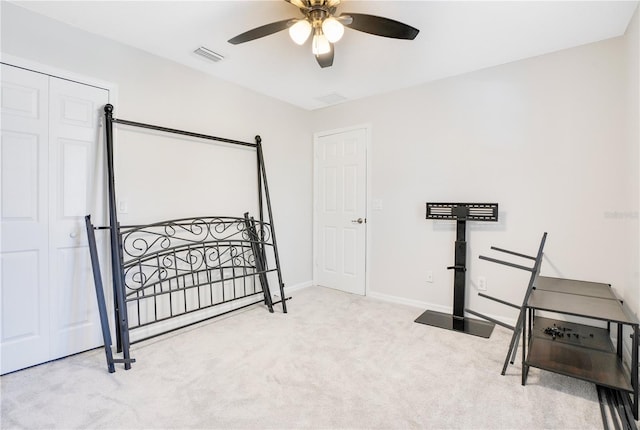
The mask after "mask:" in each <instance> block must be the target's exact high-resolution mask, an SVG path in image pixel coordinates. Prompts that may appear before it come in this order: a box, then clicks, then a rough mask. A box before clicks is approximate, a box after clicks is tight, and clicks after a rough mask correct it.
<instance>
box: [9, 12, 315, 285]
mask: <svg viewBox="0 0 640 430" xmlns="http://www.w3.org/2000/svg"><path fill="white" fill-rule="evenodd" d="M1 52H2V53H3V54H9V55H12V56H16V57H21V58H24V59H26V60H30V61H34V62H38V63H42V64H46V65H49V66H53V67H56V68H59V69H62V70H66V71H70V72H73V73H77V74H82V75H85V76H88V77H94V78H97V79H102V80H105V81H110V82H113V83H115V84H117V86H118V94H117V95H118V99H117V103H116V104H115V109H116V110H115V116H116V117H118V118H124V119H129V120H133V121H139V122H148V123H152V124H158V125H163V126H166V127H173V128H179V129H184V130H191V131H197V132H200V133H204V134H212V135H215V136H220V137H226V138H231V139H237V140H242V141H247V142H253V141H254V136H255V135H256V134H260V135H261V136H262V140H263V145H264V156H265V161H266V167H267V174H268V179H269V188H270V191H271V198H272V203H273V209H274V218H275V225H276V230H277V234H278V246H279V250H280V257H281V263H282V268H283V277H284V282H285V283H286V285H287V286H295V285H298V284H301V283H307V282H309V281H310V279H311V258H312V257H311V252H312V247H311V242H312V233H311V219H312V200H311V190H312V171H311V169H310V166H311V165H312V155H311V143H312V139H311V134H310V132H309V128H310V126H309V114H308V112H306V111H303V110H301V109H298V108H295V107H292V106H290V105H288V104H285V103H282V102H279V101H276V100H274V99H271V98H268V97H265V96H261V95H258V94H256V93H254V92H252V91H249V90H246V89H243V88H241V87H238V86H235V85H231V84H229V83H226V82H223V81H220V80H217V79H214V78H212V77H210V76H208V75H205V74H204V73H200V72H197V71H194V70H192V69H189V68H186V67H183V66H181V65H178V64H176V63H173V62H170V61H166V60H163V59H160V58H158V57H155V56H153V55H150V54H147V53H145V52H143V51H140V50H136V49H133V48H129V47H127V46H124V45H121V44H118V43H115V42H111V41H109V40H106V39H104V38H102V37H98V36H94V35H91V34H89V33H86V32H83V31H80V30H77V29H75V28H72V27H70V26H67V25H63V24H61V23H59V22H57V21H53V20H50V19H48V18H45V17H42V16H40V15H37V14H33V13H31V12H29V11H26V10H24V9H22V8H20V7H17V6H15V5H12V4H10V3H6V2H2V49H1ZM212 67H215V65H212ZM116 145H117V147H116V160H115V164H116V166H117V178H116V181H117V184H116V186H117V189H118V196H119V199H124V200H126V201H127V203H128V206H129V207H128V210H129V213H128V214H123V215H121V216H120V221H121V222H122V223H123V224H127V223H136V222H145V221H153V220H156V221H159V220H163V219H169V218H173V217H178V216H194V215H237V216H242V213H243V211H244V210H246V208H247V206H250V205H252V204H253V205H254V207H255V202H254V200H255V199H252V198H251V197H252V196H249V197H246V192H255V191H251V190H253V189H254V188H255V184H256V182H255V181H256V173H255V158H253V154H250V153H247V151H244V150H239V151H229V149H228V148H221V147H215V146H212V145H199V144H194V143H193V142H188V141H185V140H182V141H180V140H177V141H176V140H173V141H168V140H166V139H164V140H160V141H158V140H151V139H150V137H149V135H148V133H147V134H145V133H139V132H135V133H134V132H132V131H127V130H126V128H123V127H118V135H117V138H116ZM230 157H233V158H230ZM245 172H246V175H245ZM248 209H253V208H248ZM194 212H195V213H194ZM253 213H254V214H255V212H253Z"/></svg>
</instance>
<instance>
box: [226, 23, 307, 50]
mask: <svg viewBox="0 0 640 430" xmlns="http://www.w3.org/2000/svg"><path fill="white" fill-rule="evenodd" d="M295 21H296V20H295V19H284V20H282V21H276V22H272V23H270V24H266V25H261V26H260V27H256V28H254V29H252V30H249V31H245V32H244V33H242V34H239V35H237V36H236V37H234V38H231V39H229V41H228V42H229V43H231V44H233V45H237V44H239V43H244V42H249V41H251V40H255V39H260V38H261V37H265V36H269V35H270V34H273V33H277V32H279V31H282V30H285V29H287V28H289V27H290V26H291V25H292V24H293V23H295Z"/></svg>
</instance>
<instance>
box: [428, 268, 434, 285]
mask: <svg viewBox="0 0 640 430" xmlns="http://www.w3.org/2000/svg"><path fill="white" fill-rule="evenodd" d="M427 282H428V283H430V284H431V283H433V272H432V271H431V270H429V271H428V272H427Z"/></svg>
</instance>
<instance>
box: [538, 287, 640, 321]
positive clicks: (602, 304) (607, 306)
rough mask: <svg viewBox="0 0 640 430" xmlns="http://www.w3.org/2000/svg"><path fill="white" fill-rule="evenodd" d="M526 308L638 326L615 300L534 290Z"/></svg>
mask: <svg viewBox="0 0 640 430" xmlns="http://www.w3.org/2000/svg"><path fill="white" fill-rule="evenodd" d="M527 307H529V308H533V309H539V310H543V311H550V312H558V313H563V314H568V315H575V316H580V317H586V318H593V319H599V320H603V321H611V322H618V323H622V324H632V325H637V324H638V323H637V321H635V320H634V319H633V318H631V317H630V316H629V315H627V313H626V312H625V311H624V309H623V308H622V304H621V303H620V301H619V300H617V299H608V298H602V297H592V296H585V295H580V294H569V293H562V292H557V291H548V290H539V289H536V290H533V291H532V292H531V295H530V296H529V300H528V302H527Z"/></svg>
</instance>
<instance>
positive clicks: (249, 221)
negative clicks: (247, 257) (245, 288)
mask: <svg viewBox="0 0 640 430" xmlns="http://www.w3.org/2000/svg"><path fill="white" fill-rule="evenodd" d="M244 224H245V226H246V229H247V234H248V235H249V241H250V242H251V249H252V251H253V258H254V260H255V265H256V270H257V271H258V277H259V279H260V284H262V293H263V295H264V302H265V304H266V305H267V306H268V308H269V312H271V313H273V302H272V300H271V290H270V289H269V281H268V280H267V273H266V264H265V262H264V260H263V258H262V245H261V244H260V238H259V237H258V233H257V232H256V227H255V224H254V220H253V218H249V213H248V212H247V213H245V214H244ZM283 301H284V298H283Z"/></svg>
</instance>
